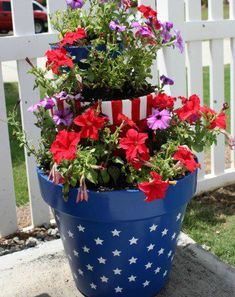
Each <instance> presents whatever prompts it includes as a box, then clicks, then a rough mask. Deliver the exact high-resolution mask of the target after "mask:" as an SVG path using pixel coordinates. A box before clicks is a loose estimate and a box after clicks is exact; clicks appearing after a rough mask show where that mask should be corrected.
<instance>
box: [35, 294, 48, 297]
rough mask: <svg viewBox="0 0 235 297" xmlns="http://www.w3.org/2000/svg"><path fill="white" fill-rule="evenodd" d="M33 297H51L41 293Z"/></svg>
mask: <svg viewBox="0 0 235 297" xmlns="http://www.w3.org/2000/svg"><path fill="white" fill-rule="evenodd" d="M34 297H51V295H48V294H47V293H43V294H40V295H37V296H34Z"/></svg>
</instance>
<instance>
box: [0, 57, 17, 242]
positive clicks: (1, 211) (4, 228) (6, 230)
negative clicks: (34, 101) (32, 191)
mask: <svg viewBox="0 0 235 297" xmlns="http://www.w3.org/2000/svg"><path fill="white" fill-rule="evenodd" d="M0 131H1V133H0V152H1V153H0V164H1V166H0V237H1V236H5V235H8V234H10V233H13V232H15V231H16V230H17V217H16V202H15V191H14V181H13V172H12V163H11V151H10V144H9V134H8V125H7V115H6V106H5V94H4V86H3V79H2V67H1V63H0Z"/></svg>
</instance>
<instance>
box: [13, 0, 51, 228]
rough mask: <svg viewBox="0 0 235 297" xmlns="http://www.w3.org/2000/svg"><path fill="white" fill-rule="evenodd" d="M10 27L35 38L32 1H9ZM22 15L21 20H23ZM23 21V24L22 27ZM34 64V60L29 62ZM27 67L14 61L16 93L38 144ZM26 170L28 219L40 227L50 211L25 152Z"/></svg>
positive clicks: (35, 99) (34, 95) (34, 97)
mask: <svg viewBox="0 0 235 297" xmlns="http://www.w3.org/2000/svg"><path fill="white" fill-rule="evenodd" d="M12 4H13V5H12V8H13V9H12V11H13V15H12V17H13V24H14V34H15V35H27V34H28V35H29V34H34V23H33V15H32V1H31V0H22V1H20V2H19V1H18V0H12ZM22 13H23V14H24V17H23V18H22ZM22 19H24V22H23V23H24V24H23V25H22ZM32 63H33V64H36V60H32ZM28 70H29V65H28V64H27V63H26V61H25V60H18V61H17V72H18V79H19V86H20V87H19V92H20V98H21V117H22V126H23V129H24V130H25V131H26V134H27V137H28V138H29V139H30V140H32V141H33V143H37V140H38V139H39V130H38V129H37V128H36V127H35V126H34V124H33V123H34V117H33V115H32V114H30V113H29V112H27V108H28V107H29V106H30V105H32V104H34V103H36V102H38V101H39V98H40V96H39V91H38V90H33V86H34V78H33V77H32V76H31V75H29V74H28V73H27V72H28ZM25 159H26V170H27V180H28V190H29V198H30V206H31V217H32V224H33V225H35V226H36V225H40V224H43V223H46V222H49V208H48V207H47V206H46V204H45V203H44V202H43V200H42V199H41V195H40V190H39V185H38V180H37V175H36V162H35V161H34V159H33V157H28V156H27V154H26V152H25Z"/></svg>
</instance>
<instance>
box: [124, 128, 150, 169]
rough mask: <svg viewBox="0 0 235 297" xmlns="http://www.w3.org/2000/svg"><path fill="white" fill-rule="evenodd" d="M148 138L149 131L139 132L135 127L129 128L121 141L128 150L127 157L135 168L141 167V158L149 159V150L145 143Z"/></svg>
mask: <svg viewBox="0 0 235 297" xmlns="http://www.w3.org/2000/svg"><path fill="white" fill-rule="evenodd" d="M147 138H148V134H147V133H138V132H137V131H136V130H134V129H129V130H128V131H127V133H126V137H125V138H122V139H121V140H120V141H119V145H120V147H121V148H123V149H124V150H125V151H126V159H127V161H128V162H130V163H131V164H132V165H133V166H134V168H136V169H139V168H140V167H139V166H141V160H144V161H147V160H149V158H150V156H149V150H148V148H147V146H146V145H145V140H146V139H147Z"/></svg>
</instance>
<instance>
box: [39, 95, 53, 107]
mask: <svg viewBox="0 0 235 297" xmlns="http://www.w3.org/2000/svg"><path fill="white" fill-rule="evenodd" d="M39 105H40V106H42V107H44V108H45V109H52V107H53V106H55V102H54V100H53V99H51V98H50V97H45V98H44V99H43V100H41V101H40V103H39Z"/></svg>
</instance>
